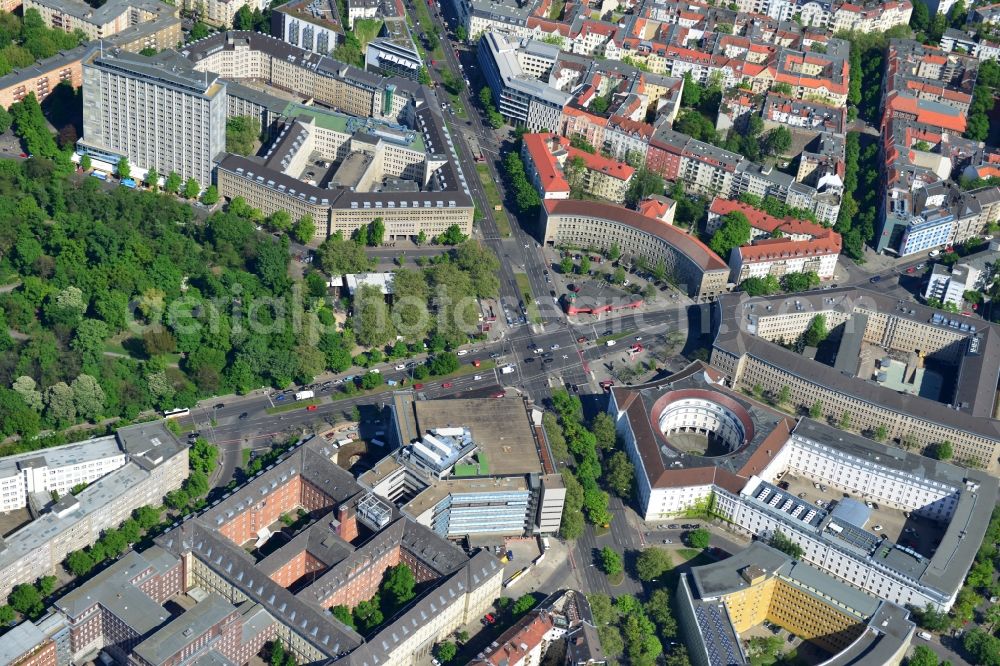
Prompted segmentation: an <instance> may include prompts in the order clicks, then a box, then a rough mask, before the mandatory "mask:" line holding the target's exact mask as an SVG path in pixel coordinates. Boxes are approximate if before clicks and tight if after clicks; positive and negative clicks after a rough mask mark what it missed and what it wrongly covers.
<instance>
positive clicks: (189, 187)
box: [184, 178, 201, 199]
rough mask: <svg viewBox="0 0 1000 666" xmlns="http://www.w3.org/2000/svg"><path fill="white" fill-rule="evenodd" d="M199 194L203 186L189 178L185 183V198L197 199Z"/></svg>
mask: <svg viewBox="0 0 1000 666" xmlns="http://www.w3.org/2000/svg"><path fill="white" fill-rule="evenodd" d="M199 192H201V186H200V185H198V181H196V180H195V179H194V178H188V179H187V182H185V183H184V197H185V198H187V199H197V198H198V193H199Z"/></svg>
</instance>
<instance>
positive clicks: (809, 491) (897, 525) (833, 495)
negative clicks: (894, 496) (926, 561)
mask: <svg viewBox="0 0 1000 666" xmlns="http://www.w3.org/2000/svg"><path fill="white" fill-rule="evenodd" d="M781 480H782V481H786V482H788V492H790V493H792V494H793V495H801V496H802V499H804V500H807V501H808V502H809V503H810V504H815V503H816V500H822V501H823V502H824V504H826V505H828V506H829V503H830V502H832V501H834V500H841V499H843V498H844V490H843V489H842V488H837V487H835V486H833V485H830V484H824V485H826V492H822V491H821V490H820V489H818V488H816V486H815V485H814V482H813V481H812V480H810V479H808V478H806V477H804V476H796V475H794V474H786V475H785V476H783V477H782V478H781ZM849 497H851V498H852V499H855V500H858V501H860V502H864V501H867V500H868V498H867V497H861V496H858V495H856V494H851V495H849ZM874 504H875V506H877V507H878V509H873V510H872V512H871V518H870V519H869V520H868V523H867V525H865V529H867V530H869V531H871V532H874V533H876V534H884V535H885V536H886V538H887V539H889V540H890V541H893V542H895V543H899V544H902V545H905V546H909V547H911V548H913V549H914V550H916V551H917V552H919V553H921V554H923V555H926V556H928V557H930V556H931V555H932V554H933V551H934V550H935V549H936V548H937V544H938V543H940V541H941V535H942V534H944V530H945V526H944V525H939V524H937V523H934V522H933V521H930V520H926V519H924V518H919V517H914V516H912V515H911V516H910V517H909V518H907V517H906V515H905V513H904V512H903V511H900V510H899V509H893V508H890V507H887V506H883V505H882V504H879V503H878V502H874ZM876 527H878V528H880V529H875V528H876Z"/></svg>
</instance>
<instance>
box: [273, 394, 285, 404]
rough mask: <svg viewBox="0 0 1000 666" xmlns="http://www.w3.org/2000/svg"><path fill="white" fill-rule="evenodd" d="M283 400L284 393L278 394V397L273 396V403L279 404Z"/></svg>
mask: <svg viewBox="0 0 1000 666" xmlns="http://www.w3.org/2000/svg"><path fill="white" fill-rule="evenodd" d="M284 399H285V394H284V393H279V394H278V395H276V396H274V401H275V402H281V401H282V400H284Z"/></svg>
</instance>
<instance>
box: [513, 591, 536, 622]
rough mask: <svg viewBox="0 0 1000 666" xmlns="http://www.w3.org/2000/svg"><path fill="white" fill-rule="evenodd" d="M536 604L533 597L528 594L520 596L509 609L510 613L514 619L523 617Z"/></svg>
mask: <svg viewBox="0 0 1000 666" xmlns="http://www.w3.org/2000/svg"><path fill="white" fill-rule="evenodd" d="M537 604H538V602H537V601H536V600H535V597H534V596H532V595H530V594H522V595H521V596H519V597H518V598H517V600H516V601H515V602H514V605H513V606H512V607H511V613H513V614H514V616H515V617H517V616H520V615H524V614H525V613H527V612H528V611H530V610H531V609H532V608H534V607H535V606H536V605H537Z"/></svg>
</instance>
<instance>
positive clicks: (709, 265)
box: [544, 199, 728, 271]
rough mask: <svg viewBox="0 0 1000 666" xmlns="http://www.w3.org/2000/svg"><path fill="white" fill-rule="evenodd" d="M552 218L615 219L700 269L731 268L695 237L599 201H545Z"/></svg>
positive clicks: (634, 212) (633, 212) (657, 221)
mask: <svg viewBox="0 0 1000 666" xmlns="http://www.w3.org/2000/svg"><path fill="white" fill-rule="evenodd" d="M544 204H545V210H546V211H547V212H548V214H549V215H580V216H589V217H598V218H603V219H606V220H613V221H615V222H618V223H620V224H625V225H628V226H630V227H633V228H635V229H638V230H639V231H642V232H644V233H647V234H650V235H652V236H656V237H658V238H661V239H663V240H664V241H665V242H666V243H667V244H668V245H670V246H671V247H673V248H675V249H677V250H678V251H679V252H681V253H682V254H683V255H684V256H686V257H687V258H688V259H690V260H691V261H692V262H694V264H695V265H697V266H699V267H701V269H702V270H705V271H709V270H720V269H724V268H728V264H726V262H724V261H723V260H722V259H721V258H720V257H719V255H717V254H716V253H715V252H712V250H711V249H710V248H709V247H708V246H707V245H705V244H704V243H702V242H701V241H700V240H698V239H697V238H695V237H694V236H691V235H688V234H686V233H684V232H683V231H681V230H680V229H678V228H677V227H674V226H672V225H669V224H666V223H664V222H663V221H662V220H657V219H655V218H652V217H647V216H645V215H643V214H642V213H639V212H637V211H634V210H629V209H628V208H622V207H621V206H616V205H614V204H609V203H603V202H600V201H578V200H574V199H549V200H547V201H545V202H544Z"/></svg>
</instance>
